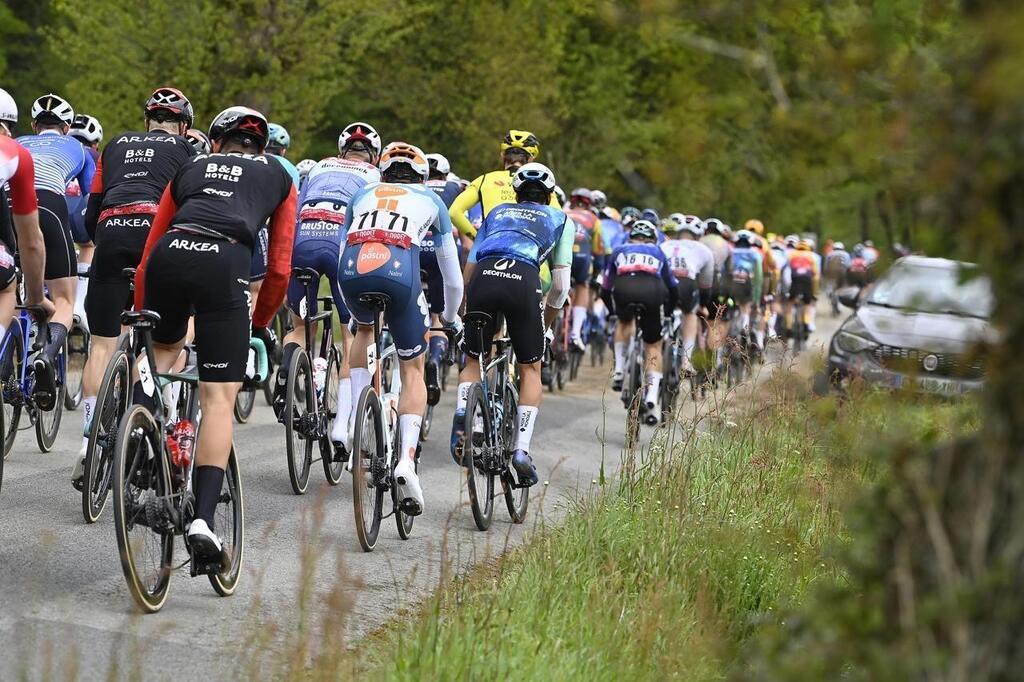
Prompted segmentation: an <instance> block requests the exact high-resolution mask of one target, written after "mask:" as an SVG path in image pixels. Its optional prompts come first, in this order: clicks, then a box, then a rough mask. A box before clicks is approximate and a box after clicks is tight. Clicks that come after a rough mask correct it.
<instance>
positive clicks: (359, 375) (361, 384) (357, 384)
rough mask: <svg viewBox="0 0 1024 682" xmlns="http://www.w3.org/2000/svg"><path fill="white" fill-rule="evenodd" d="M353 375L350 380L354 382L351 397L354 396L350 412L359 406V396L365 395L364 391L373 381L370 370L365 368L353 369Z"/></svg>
mask: <svg viewBox="0 0 1024 682" xmlns="http://www.w3.org/2000/svg"><path fill="white" fill-rule="evenodd" d="M351 375H352V376H351V378H350V379H349V380H350V381H351V382H352V384H351V387H352V391H351V393H349V395H351V396H352V406H350V408H349V411H351V407H353V406H355V405H358V404H359V396H361V395H362V394H363V389H364V388H366V387H367V386H369V385H370V383H371V382H372V380H373V377H372V376H371V375H370V370H368V369H366V368H365V367H353V368H352V372H351Z"/></svg>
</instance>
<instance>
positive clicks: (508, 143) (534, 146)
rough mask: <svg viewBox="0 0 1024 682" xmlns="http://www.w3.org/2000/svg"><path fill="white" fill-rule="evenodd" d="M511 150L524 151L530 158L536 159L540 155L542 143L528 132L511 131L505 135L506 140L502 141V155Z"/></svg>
mask: <svg viewBox="0 0 1024 682" xmlns="http://www.w3.org/2000/svg"><path fill="white" fill-rule="evenodd" d="M509 149H522V150H523V151H525V152H526V153H527V154H529V155H530V158H533V159H536V158H537V157H538V156H539V155H540V142H538V141H537V137H536V135H534V134H533V133H531V132H530V131H528V130H509V131H508V132H507V133H505V139H503V140H502V141H501V153H502V154H504V153H505V152H507V151H508V150H509Z"/></svg>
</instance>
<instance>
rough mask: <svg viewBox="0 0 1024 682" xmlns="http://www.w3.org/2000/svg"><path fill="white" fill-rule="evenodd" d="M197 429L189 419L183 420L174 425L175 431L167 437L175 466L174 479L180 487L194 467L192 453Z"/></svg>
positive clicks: (172, 462)
mask: <svg viewBox="0 0 1024 682" xmlns="http://www.w3.org/2000/svg"><path fill="white" fill-rule="evenodd" d="M195 441H196V427H195V424H193V423H192V422H191V421H190V420H188V419H182V420H181V421H179V422H178V423H176V424H175V425H174V430H173V431H172V432H171V435H169V436H168V437H167V450H168V452H170V454H171V464H173V465H174V478H175V482H176V483H177V485H178V487H182V486H184V484H185V477H186V476H187V475H188V473H189V470H190V468H191V465H192V451H193V449H194V447H195Z"/></svg>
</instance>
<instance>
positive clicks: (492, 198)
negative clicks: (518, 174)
mask: <svg viewBox="0 0 1024 682" xmlns="http://www.w3.org/2000/svg"><path fill="white" fill-rule="evenodd" d="M514 175H515V171H514V170H496V171H491V172H490V173H484V174H483V175H481V176H479V177H478V178H476V179H475V180H473V182H471V183H469V186H468V187H466V189H464V190H463V191H462V194H460V195H459V196H458V197H456V198H455V201H454V202H453V203H452V205H451V208H450V210H449V214H450V215H451V219H452V225H454V226H455V228H456V229H457V230H458V231H459V234H464V235H467V236H469V237H473V236H474V235H475V234H476V228H475V227H474V226H473V223H472V222H471V221H470V218H467V217H466V212H467V211H469V210H470V209H471V208H472V207H473V206H475V205H477V204H479V205H480V215H481V216H483V217H484V218H486V217H487V216H488V214H490V212H491V211H492V210H493V209H494V207H495V206H500V205H502V204H514V203H515V202H516V192H515V190H514V189H513V188H512V178H513V177H514ZM550 205H551V206H552V207H554V208H557V209H561V206H559V205H558V199H556V198H555V194H554V192H552V193H551V202H550Z"/></svg>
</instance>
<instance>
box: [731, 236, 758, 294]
mask: <svg viewBox="0 0 1024 682" xmlns="http://www.w3.org/2000/svg"><path fill="white" fill-rule="evenodd" d="M762 258H763V256H762V255H761V250H760V249H758V248H756V247H752V246H738V247H736V248H735V249H733V252H732V258H731V259H730V261H729V262H730V268H731V269H730V270H729V273H728V274H729V280H730V282H731V294H732V297H733V298H734V299H735V300H736V302H737V303H749V302H750V301H758V300H760V299H761V286H762V284H763V282H764V261H763V260H762Z"/></svg>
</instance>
